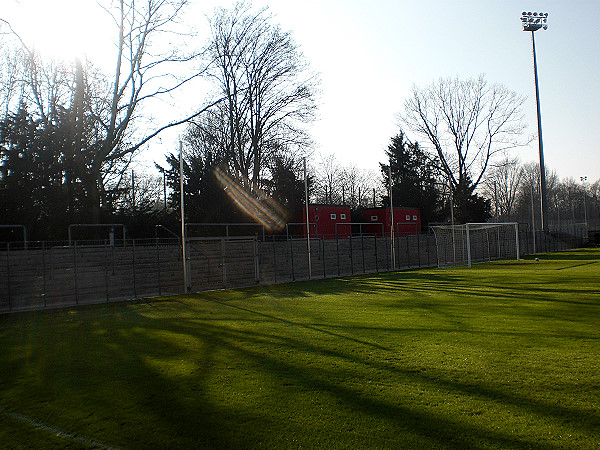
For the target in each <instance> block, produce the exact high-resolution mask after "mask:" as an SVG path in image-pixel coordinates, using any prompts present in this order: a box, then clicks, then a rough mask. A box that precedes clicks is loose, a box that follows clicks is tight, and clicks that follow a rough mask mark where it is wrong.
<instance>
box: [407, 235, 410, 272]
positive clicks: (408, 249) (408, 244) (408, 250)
mask: <svg viewBox="0 0 600 450" xmlns="http://www.w3.org/2000/svg"><path fill="white" fill-rule="evenodd" d="M409 238H410V236H409V235H408V234H407V235H406V266H407V267H408V268H410V239H409Z"/></svg>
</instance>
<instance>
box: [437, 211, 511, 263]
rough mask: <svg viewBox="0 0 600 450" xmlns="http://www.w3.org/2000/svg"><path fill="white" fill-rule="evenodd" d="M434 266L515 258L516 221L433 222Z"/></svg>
mask: <svg viewBox="0 0 600 450" xmlns="http://www.w3.org/2000/svg"><path fill="white" fill-rule="evenodd" d="M431 229H432V230H433V232H434V235H435V244H436V249H437V256H438V267H443V266H451V265H457V266H460V265H467V266H468V267H471V264H472V263H475V262H484V261H492V260H498V259H516V260H518V259H519V257H520V255H519V224H518V223H516V222H508V223H467V224H464V225H434V226H431Z"/></svg>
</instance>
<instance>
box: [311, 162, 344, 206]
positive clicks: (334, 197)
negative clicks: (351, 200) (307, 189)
mask: <svg viewBox="0 0 600 450" xmlns="http://www.w3.org/2000/svg"><path fill="white" fill-rule="evenodd" d="M320 159H321V163H320V164H319V165H318V166H317V167H316V180H315V181H316V189H315V196H316V200H317V202H319V203H324V204H335V203H342V194H343V192H342V188H343V175H344V169H343V167H342V166H341V165H340V163H339V161H338V160H337V158H336V157H335V155H334V154H333V153H329V154H328V155H325V156H323V155H321V157H320Z"/></svg>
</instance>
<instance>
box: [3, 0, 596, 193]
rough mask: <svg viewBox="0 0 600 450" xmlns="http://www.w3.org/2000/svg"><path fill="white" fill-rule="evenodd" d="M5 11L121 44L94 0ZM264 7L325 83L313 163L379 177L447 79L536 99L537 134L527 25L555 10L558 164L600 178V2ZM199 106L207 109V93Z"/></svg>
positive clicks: (10, 3) (211, 1)
mask: <svg viewBox="0 0 600 450" xmlns="http://www.w3.org/2000/svg"><path fill="white" fill-rule="evenodd" d="M2 3H3V5H2V6H3V10H2V12H0V17H2V18H8V19H9V20H11V23H14V25H15V28H17V29H18V30H20V32H21V33H22V34H24V35H25V37H26V38H30V39H36V37H35V36H36V33H37V34H40V35H42V36H43V35H44V32H46V34H45V39H44V38H43V37H42V38H41V39H40V38H37V39H39V42H40V44H39V45H42V42H43V41H44V40H46V41H48V34H47V32H48V30H52V31H53V33H54V35H55V38H54V43H53V47H57V45H56V43H57V42H60V43H61V44H60V45H59V46H58V47H60V48H61V49H62V51H64V52H65V53H69V52H78V51H79V52H80V51H84V52H86V54H87V55H88V57H90V58H92V59H95V60H98V61H102V58H104V57H105V56H106V55H105V54H104V53H102V52H106V49H107V48H109V47H107V46H106V45H103V44H105V43H104V42H102V40H101V39H98V36H100V35H102V33H103V32H104V30H105V28H103V27H106V26H107V23H106V22H104V21H103V19H102V12H101V11H99V10H98V8H97V6H96V5H94V3H95V2H94V0H53V1H52V2H48V1H47V0H2ZM231 4H232V2H231V1H224V0H190V4H189V6H188V10H187V11H186V14H185V15H184V26H190V27H192V26H193V27H196V28H197V29H198V32H199V36H198V39H203V38H204V37H208V35H207V34H206V35H205V36H203V33H205V30H206V27H205V24H206V16H207V15H209V16H210V15H211V14H212V11H213V10H214V8H215V7H216V6H225V7H229V6H231ZM253 5H254V6H255V7H261V6H268V7H269V11H270V12H271V14H272V15H273V20H274V21H275V22H278V23H279V24H280V25H281V27H282V28H283V29H284V30H288V31H291V32H292V34H293V37H294V40H295V42H296V43H297V44H298V45H299V47H300V49H301V51H302V52H303V54H304V56H305V57H306V59H307V61H308V62H309V64H310V65H311V68H312V70H314V71H315V72H317V73H318V74H319V76H320V79H321V95H320V98H319V104H320V108H319V115H318V120H317V121H315V122H314V123H312V124H311V125H310V127H309V131H310V132H311V135H312V137H313V140H314V141H315V149H314V153H313V161H312V163H313V165H316V164H318V162H319V159H320V158H319V155H329V154H331V153H333V154H334V155H335V156H336V158H337V159H338V161H339V162H340V163H341V164H343V165H350V164H353V165H356V166H357V167H359V168H363V169H372V170H378V163H379V162H381V161H384V160H385V149H386V147H387V145H388V143H389V142H390V139H391V138H392V137H393V136H394V135H395V134H397V133H398V131H399V130H400V128H399V122H398V119H397V115H398V114H399V113H402V112H403V109H404V102H405V100H406V99H407V98H408V97H409V95H410V91H411V88H412V86H413V85H414V86H417V87H422V88H424V87H427V86H429V85H430V84H431V83H432V82H434V81H436V80H438V79H439V78H448V77H452V78H454V77H459V78H462V79H468V78H476V77H477V76H479V75H480V74H484V75H485V77H486V79H487V81H488V82H489V83H499V84H502V85H504V86H506V87H507V88H509V89H510V90H513V91H515V92H516V93H518V94H520V95H523V96H526V97H527V100H526V102H525V105H524V108H523V112H524V114H525V123H526V124H527V127H528V128H527V130H526V133H527V134H529V135H533V134H535V133H536V132H537V118H536V102H535V87H534V78H533V63H532V49H531V33H529V32H523V31H522V29H521V21H520V16H521V12H522V11H537V12H540V11H543V12H548V14H549V16H548V19H549V20H548V23H549V27H548V30H546V31H544V30H539V31H537V32H536V33H535V40H536V51H537V59H538V75H539V88H540V102H541V116H542V128H543V132H542V136H543V142H544V157H545V163H546V167H547V168H548V169H549V170H552V171H555V172H556V173H557V174H558V176H559V177H560V178H562V179H564V178H569V177H572V178H573V179H575V181H577V182H580V177H582V176H586V177H587V182H588V183H589V182H593V181H596V180H598V179H600V148H599V147H600V144H599V143H598V139H596V129H597V126H598V124H600V108H599V107H598V102H599V100H600V75H599V74H600V51H599V49H598V44H599V43H600V28H599V27H598V26H597V18H598V17H599V16H600V2H599V1H597V0H579V1H578V0H572V1H568V2H567V1H566V0H543V1H540V0H535V1H533V0H532V1H516V0H502V1H498V0H424V1H418V2H417V1H414V0H396V1H393V0H361V1H359V0H303V1H301V2H292V1H289V0H255V1H254V2H253ZM80 17H93V19H91V20H83V21H82V20H79V18H80ZM36 30H37V31H36ZM74 34H76V35H77V36H79V38H78V39H73V35H74ZM86 36H87V37H86ZM111 36H112V35H111ZM82 49H83V50H82ZM195 97H196V104H197V99H198V97H202V95H201V93H200V94H198V96H195ZM186 102H187V100H186V98H183V99H179V100H177V103H176V104H177V105H178V108H181V110H186V111H187V110H190V108H193V107H194V105H193V104H189V105H188V104H186ZM188 103H189V102H188ZM157 117H159V115H158V116H157ZM408 137H409V138H410V139H411V140H414V139H416V137H415V136H410V135H409V136H408ZM177 140H178V133H177V132H171V133H168V134H166V135H164V136H163V137H162V138H161V139H160V140H158V141H155V142H153V143H152V144H151V145H150V146H149V149H148V150H146V151H145V153H144V158H145V159H146V160H148V161H154V160H156V161H158V162H161V161H163V155H164V154H165V153H166V152H167V151H176V149H177ZM421 143H423V142H421ZM513 153H514V155H517V156H519V158H520V159H521V161H522V162H537V161H539V154H538V146H537V140H534V141H533V142H532V143H531V144H530V145H529V146H528V147H523V148H519V149H518V150H516V151H514V152H513Z"/></svg>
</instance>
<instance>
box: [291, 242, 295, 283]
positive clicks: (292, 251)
mask: <svg viewBox="0 0 600 450" xmlns="http://www.w3.org/2000/svg"><path fill="white" fill-rule="evenodd" d="M290 258H291V259H292V281H295V280H296V274H295V273H294V240H293V239H290Z"/></svg>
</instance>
